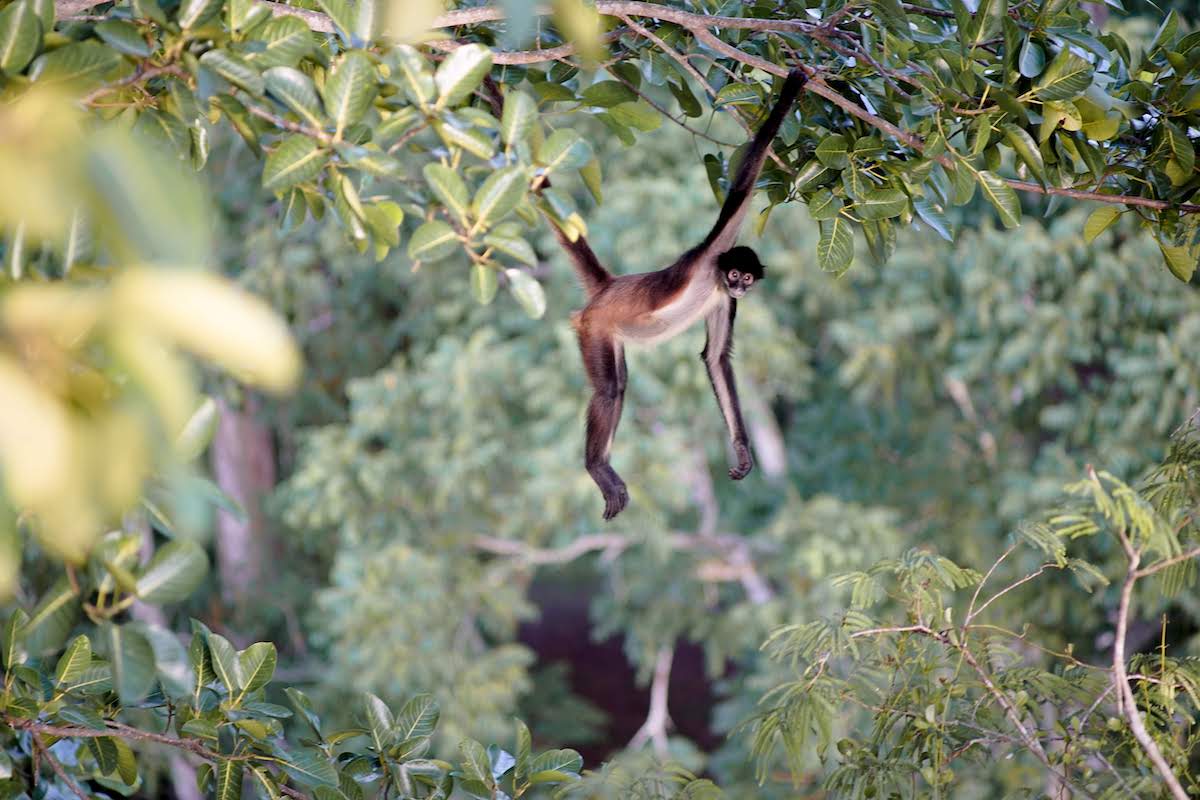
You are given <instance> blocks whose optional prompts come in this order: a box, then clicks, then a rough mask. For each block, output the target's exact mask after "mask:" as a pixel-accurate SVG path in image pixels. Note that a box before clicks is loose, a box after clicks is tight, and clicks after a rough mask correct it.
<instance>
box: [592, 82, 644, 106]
mask: <svg viewBox="0 0 1200 800" xmlns="http://www.w3.org/2000/svg"><path fill="white" fill-rule="evenodd" d="M579 97H580V99H581V100H582V101H583V103H584V105H589V106H596V107H598V108H611V107H613V106H616V105H620V104H621V103H631V102H634V101H636V100H637V99H638V96H637V92H635V91H633V90H632V89H630V88H629V87H628V86H626V85H625V84H623V83H621V82H620V81H599V82H598V83H593V84H592V85H591V86H589V87H587V88H586V89H584V90H583V92H581V93H580V95H579Z"/></svg>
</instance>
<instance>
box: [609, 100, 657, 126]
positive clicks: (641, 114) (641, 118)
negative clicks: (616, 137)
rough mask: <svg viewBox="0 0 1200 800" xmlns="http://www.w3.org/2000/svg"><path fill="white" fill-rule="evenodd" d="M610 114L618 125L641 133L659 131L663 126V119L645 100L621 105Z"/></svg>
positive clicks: (611, 110)
mask: <svg viewBox="0 0 1200 800" xmlns="http://www.w3.org/2000/svg"><path fill="white" fill-rule="evenodd" d="M608 113H609V116H611V117H612V119H613V120H615V121H616V122H617V124H618V125H624V126H626V127H629V128H637V129H638V130H639V131H653V130H658V128H659V127H660V126H661V125H662V117H661V116H659V113H658V112H657V111H655V110H654V108H653V107H652V106H651V105H650V104H649V103H646V102H645V101H643V100H638V101H637V102H634V103H621V104H620V105H618V106H613V107H612V108H610V109H609V110H608Z"/></svg>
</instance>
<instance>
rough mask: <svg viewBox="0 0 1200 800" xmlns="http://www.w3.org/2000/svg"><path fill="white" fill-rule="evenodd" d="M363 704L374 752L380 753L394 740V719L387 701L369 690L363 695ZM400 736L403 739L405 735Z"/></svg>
mask: <svg viewBox="0 0 1200 800" xmlns="http://www.w3.org/2000/svg"><path fill="white" fill-rule="evenodd" d="M363 704H364V710H365V712H366V713H365V716H366V719H367V728H368V729H369V730H370V731H371V740H372V742H373V743H374V744H375V752H376V753H380V754H382V753H384V752H386V751H387V749H388V747H389V746H391V744H392V743H393V742H394V741H395V740H396V737H395V734H394V732H393V728H395V726H396V719H395V717H393V716H392V710H391V709H390V708H388V707H387V703H385V702H383V701H382V700H380V699H379V698H378V697H376V696H375V695H373V694H371V693H370V692H367V693H366V695H365V696H364V697H363ZM400 738H401V739H404V738H407V737H405V736H401V737H400Z"/></svg>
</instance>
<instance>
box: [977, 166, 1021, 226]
mask: <svg viewBox="0 0 1200 800" xmlns="http://www.w3.org/2000/svg"><path fill="white" fill-rule="evenodd" d="M978 177H979V188H980V189H981V190H982V191H983V196H984V197H986V198H987V199H988V202H989V203H991V204H992V206H993V207H994V208H995V209H996V213H997V214H999V215H1000V222H1002V223H1003V224H1004V227H1006V228H1015V227H1017V226H1019V225H1020V224H1021V201H1020V199H1019V198H1018V197H1017V193H1016V192H1014V191H1013V190H1012V187H1010V186H1009V185H1008V184H1007V183H1005V182H1004V179H1003V178H1001V177H1000V176H999V175H997V174H996V173H994V172H988V171H987V170H982V171H980V172H979V173H978Z"/></svg>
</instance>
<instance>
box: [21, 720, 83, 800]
mask: <svg viewBox="0 0 1200 800" xmlns="http://www.w3.org/2000/svg"><path fill="white" fill-rule="evenodd" d="M33 738H34V741H36V742H37V744H38V747H39V748H40V749H41V751H42V754H43V755H44V756H46V761H47V762H49V764H50V769H52V770H54V774H55V775H57V776H58V777H59V780H61V781H62V782H63V783H65V784H66V785H67V786H68V787H70V789H71V791H72V792H74V793H75V796H76V797H78V798H79V800H91V798H90V797H88V794H87V792H85V791H84V790H83V789H82V788H81V787H80V786H79V784H78V783H76V782H75V779H74V778H72V777H71V776H70V775H68V774H67V771H66V770H65V769H63V765H62V764H60V763H59V762H58V759H57V758H55V757H54V754H53V753H51V752H50V748H48V747H46V745H45V744H44V743H43V742H42V740H41V737H40V736H38V735H37V734H34V735H33Z"/></svg>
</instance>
